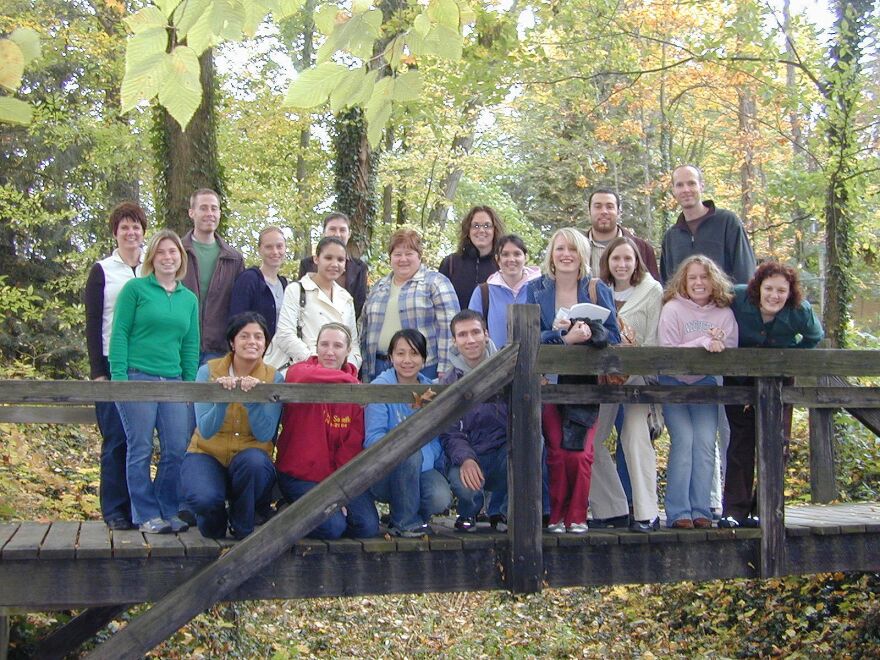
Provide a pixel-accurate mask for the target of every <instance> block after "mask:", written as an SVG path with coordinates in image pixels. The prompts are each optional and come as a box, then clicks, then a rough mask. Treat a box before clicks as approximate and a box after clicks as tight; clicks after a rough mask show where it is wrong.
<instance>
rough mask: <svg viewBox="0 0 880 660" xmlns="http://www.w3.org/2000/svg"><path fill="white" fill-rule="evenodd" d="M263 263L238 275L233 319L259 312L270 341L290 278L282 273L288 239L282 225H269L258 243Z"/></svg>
mask: <svg viewBox="0 0 880 660" xmlns="http://www.w3.org/2000/svg"><path fill="white" fill-rule="evenodd" d="M257 251H258V252H259V253H260V260H261V261H260V265H259V266H251V267H250V268H248V269H247V270H245V271H243V272H242V273H241V274H240V275H239V276H238V277H236V278H235V284H233V285H232V297H231V298H230V300H229V318H230V320H231V319H232V318H233V317H234V316H237V315H238V314H241V313H242V312H256V313H257V314H260V315H261V316H262V317H263V318H264V319H266V328H267V330H268V334H267V335H266V342H267V343H268V342H271V341H272V337H274V336H275V328H276V327H277V325H278V314H279V313H280V312H281V302H282V300H284V289H285V288H286V287H287V278H286V277H284V276H283V275H280V274H279V271H280V270H281V266H282V265H284V260H285V258H286V257H287V243H286V241H285V239H284V234H283V233H282V231H281V229H280V228H278V227H266V228H265V229H263V231H261V232H260V238H259V239H258V243H257Z"/></svg>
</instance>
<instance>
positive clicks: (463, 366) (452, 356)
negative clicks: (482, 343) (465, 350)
mask: <svg viewBox="0 0 880 660" xmlns="http://www.w3.org/2000/svg"><path fill="white" fill-rule="evenodd" d="M487 341H488V343H487V344H486V352H485V353H484V354H483V359H482V360H480V364H483V362H485V361H486V359H487V358H488V357H489V356H490V355H493V354H495V353H497V352H498V348H497V347H496V346H495V342H493V341H492V340H491V339H488V340H487ZM449 361H450V362H451V363H452V368H453V369H456V370H457V371H460V372H461V374H462V376H464V375H465V374H468V373H470V372H471V371H473V370H474V369H476V367H470V366H468V363H467V362H466V361H465V359H464V358H463V357H462V356H461V353H459V352H458V347H456V346H455V345H454V344H453V346H452V349H451V350H450V351H449ZM477 366H480V365H479V364H478V365H477Z"/></svg>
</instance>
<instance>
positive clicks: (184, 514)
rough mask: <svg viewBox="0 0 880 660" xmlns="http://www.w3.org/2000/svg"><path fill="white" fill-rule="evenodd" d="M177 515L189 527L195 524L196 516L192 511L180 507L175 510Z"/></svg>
mask: <svg viewBox="0 0 880 660" xmlns="http://www.w3.org/2000/svg"><path fill="white" fill-rule="evenodd" d="M177 517H178V518H180V519H181V520H182V521H183V522H185V523H186V524H187V525H189V526H190V527H195V526H196V517H195V515H194V514H193V512H192V511H187V510H186V509H181V510H180V511H178V512H177Z"/></svg>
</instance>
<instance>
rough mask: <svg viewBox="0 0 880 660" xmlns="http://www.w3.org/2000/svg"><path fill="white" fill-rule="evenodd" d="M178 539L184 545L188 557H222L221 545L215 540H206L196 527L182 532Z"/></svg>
mask: <svg viewBox="0 0 880 660" xmlns="http://www.w3.org/2000/svg"><path fill="white" fill-rule="evenodd" d="M177 538H178V540H179V541H180V542H181V543H182V544H183V547H184V551H185V552H186V556H187V557H217V556H219V555H220V544H219V543H217V541H215V540H214V539H206V538H205V537H204V536H202V535H201V533H200V532H199V530H198V528H196V527H191V528H189V529H188V530H186V531H185V532H181V533H180V534H178V535H177Z"/></svg>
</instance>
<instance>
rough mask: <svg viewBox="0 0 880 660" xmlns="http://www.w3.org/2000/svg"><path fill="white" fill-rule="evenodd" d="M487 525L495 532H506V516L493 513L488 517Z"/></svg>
mask: <svg viewBox="0 0 880 660" xmlns="http://www.w3.org/2000/svg"><path fill="white" fill-rule="evenodd" d="M489 525H491V526H492V529H494V530H495V531H496V532H506V531H507V516H505V515H504V514H501V513H495V514H492V515H491V516H489Z"/></svg>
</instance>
